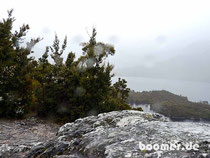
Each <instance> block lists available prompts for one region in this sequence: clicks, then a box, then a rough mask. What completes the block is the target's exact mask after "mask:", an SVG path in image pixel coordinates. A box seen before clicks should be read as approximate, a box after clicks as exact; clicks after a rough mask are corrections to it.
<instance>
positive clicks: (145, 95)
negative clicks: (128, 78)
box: [127, 90, 210, 120]
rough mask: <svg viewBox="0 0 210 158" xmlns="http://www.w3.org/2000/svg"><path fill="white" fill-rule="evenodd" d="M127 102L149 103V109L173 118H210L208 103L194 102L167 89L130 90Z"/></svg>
mask: <svg viewBox="0 0 210 158" xmlns="http://www.w3.org/2000/svg"><path fill="white" fill-rule="evenodd" d="M127 101H128V103H129V104H136V105H138V104H150V105H151V110H153V111H155V112H158V113H161V114H163V115H165V116H168V117H170V118H172V119H174V120H185V119H192V120H200V119H204V120H210V105H209V104H208V103H205V102H204V103H201V102H199V103H195V102H191V101H189V100H188V98H187V97H184V96H181V95H175V94H173V93H170V92H168V91H165V90H162V91H149V92H146V91H143V92H135V91H130V93H129V97H128V100H127Z"/></svg>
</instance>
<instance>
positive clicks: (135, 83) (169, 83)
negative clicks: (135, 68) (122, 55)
mask: <svg viewBox="0 0 210 158" xmlns="http://www.w3.org/2000/svg"><path fill="white" fill-rule="evenodd" d="M118 78H119V76H115V77H113V79H112V82H113V83H114V82H116V81H117V79H118ZM121 78H124V79H125V80H126V81H127V86H128V87H129V88H130V89H131V90H135V91H152V90H167V91H169V92H172V93H174V94H177V95H182V96H186V97H188V100H190V101H194V102H199V101H208V102H209V103H210V83H207V82H194V81H183V80H167V79H158V78H143V77H121Z"/></svg>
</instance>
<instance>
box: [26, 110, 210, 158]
mask: <svg viewBox="0 0 210 158" xmlns="http://www.w3.org/2000/svg"><path fill="white" fill-rule="evenodd" d="M187 143H189V144H190V143H191V145H193V146H194V145H195V144H196V145H197V146H196V148H193V149H191V148H189V146H188V148H187V146H186V144H187ZM139 144H141V145H147V146H145V149H143V148H142V147H144V146H140V145H139ZM148 144H151V145H154V144H157V145H159V149H158V148H157V146H156V147H154V146H152V147H154V148H153V149H152V150H151V149H150V148H149V146H148ZM161 144H168V145H169V144H170V145H173V146H172V148H171V146H170V148H169V149H167V148H165V149H164V148H162V147H161ZM174 145H175V146H176V147H177V146H180V147H181V149H179V150H178V148H174ZM140 147H141V148H140ZM146 147H147V148H146ZM194 147H195V146H194ZM26 157H27V158H35V157H39V158H48V157H49V158H50V157H54V158H129V157H130V158H131V157H132V158H134V157H138V158H139V157H150V158H153V157H154V158H157V157H161V158H162V157H163V158H166V157H167V158H190V157H194V158H198V157H200V158H209V157H210V124H206V123H193V122H171V121H169V120H168V118H166V117H164V116H162V115H160V114H156V113H145V112H140V111H114V112H109V113H103V114H99V115H98V116H89V117H86V118H82V119H78V120H76V121H75V122H73V123H67V124H65V125H63V126H62V127H61V128H60V129H59V131H58V133H57V136H56V138H54V139H53V140H51V141H48V142H46V143H44V144H40V145H37V146H35V147H33V148H32V150H31V151H30V152H29V153H28V154H27V156H26Z"/></svg>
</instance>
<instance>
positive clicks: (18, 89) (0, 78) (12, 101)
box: [0, 10, 41, 117]
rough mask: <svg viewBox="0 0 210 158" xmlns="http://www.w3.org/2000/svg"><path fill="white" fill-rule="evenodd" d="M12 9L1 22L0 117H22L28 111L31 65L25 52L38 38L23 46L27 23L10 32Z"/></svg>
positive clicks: (31, 62) (30, 100) (28, 52)
mask: <svg viewBox="0 0 210 158" xmlns="http://www.w3.org/2000/svg"><path fill="white" fill-rule="evenodd" d="M12 12H13V10H11V11H9V12H8V18H7V19H3V21H1V22H0V74H1V75H0V84H1V85H0V86H1V88H0V97H1V100H0V117H22V116H24V115H25V114H26V113H27V112H28V110H29V108H30V105H31V103H32V95H31V93H32V78H31V76H30V69H31V68H32V67H33V66H34V64H33V61H34V60H33V58H32V57H28V55H30V54H31V53H32V50H31V49H32V47H33V46H34V45H35V44H36V43H38V42H39V41H40V40H41V39H40V38H37V39H31V41H30V42H28V43H27V46H26V47H23V46H21V43H22V42H23V37H24V36H26V33H27V30H29V26H28V25H23V26H22V27H20V30H19V31H15V32H14V33H12V26H13V22H14V21H15V19H14V18H13V17H12Z"/></svg>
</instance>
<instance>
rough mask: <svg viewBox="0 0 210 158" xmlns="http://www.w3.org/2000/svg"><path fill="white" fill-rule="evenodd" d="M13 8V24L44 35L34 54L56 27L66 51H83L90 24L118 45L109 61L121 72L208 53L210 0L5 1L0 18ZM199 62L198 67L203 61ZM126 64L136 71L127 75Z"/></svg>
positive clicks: (102, 37)
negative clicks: (82, 47) (64, 43)
mask: <svg viewBox="0 0 210 158" xmlns="http://www.w3.org/2000/svg"><path fill="white" fill-rule="evenodd" d="M11 8H13V9H14V16H15V18H16V22H15V26H14V28H15V29H17V28H19V26H21V25H22V24H23V23H26V24H29V25H30V28H31V29H30V31H29V34H28V37H37V36H40V37H43V38H44V40H43V41H42V42H40V43H39V44H38V45H37V46H36V47H35V52H36V53H35V56H36V57H40V56H41V54H42V52H43V51H44V49H45V46H47V45H51V44H52V41H53V39H54V34H55V32H56V33H57V34H58V36H59V37H60V39H63V37H64V36H65V35H67V36H68V51H69V50H72V51H74V52H75V53H76V55H77V56H79V55H80V54H81V47H80V46H79V43H80V42H84V41H87V40H88V33H87V32H89V33H90V32H91V29H92V27H96V29H97V32H98V36H97V40H98V41H102V42H105V43H111V44H114V45H115V48H116V55H115V57H113V58H111V59H110V61H111V62H112V63H113V64H114V65H115V71H118V70H119V73H120V74H121V75H131V76H132V75H134V73H136V71H137V70H138V69H142V68H146V69H150V70H151V73H153V71H157V70H156V68H157V67H158V66H159V65H161V64H162V67H165V65H164V62H165V63H167V64H168V63H169V61H171V60H172V61H173V59H177V60H179V58H182V56H183V57H185V59H186V60H188V59H191V58H193V60H192V62H194V61H195V59H197V58H199V56H200V55H199V53H200V52H202V55H204V56H205V54H206V55H207V57H210V53H209V52H210V47H209V45H210V1H209V0H206V1H205V0H59V1H58V0H36V1H31V0H18V1H17V0H4V1H3V0H2V1H1V5H0V18H1V19H2V18H3V17H6V16H7V12H6V11H7V10H9V9H11ZM67 53H68V52H65V54H64V57H65V56H66V55H67ZM191 54H192V56H191ZM209 60H210V59H209ZM199 61H200V62H201V63H199V62H197V63H196V65H198V67H199V65H200V64H202V63H203V61H202V60H199ZM205 61H206V60H205ZM182 62H183V63H184V62H185V60H184V61H182ZM183 63H181V64H180V65H183ZM209 63H210V62H209ZM191 64H192V63H190V64H189V67H190V66H191ZM175 65H176V63H175ZM185 66H186V67H187V66H188V65H187V64H186V65H185ZM205 66H210V64H209V65H208V64H207V65H205ZM205 66H204V69H205ZM162 67H160V68H159V69H162ZM168 67H170V65H168ZM172 67H173V66H172ZM126 68H130V69H133V68H136V71H135V72H133V74H132V73H130V74H123V71H124V70H126ZM208 68H209V67H206V69H208ZM159 69H158V71H159ZM172 69H176V68H172ZM202 69H203V67H202ZM122 70H123V71H122ZM148 71H149V70H148ZM186 71H188V70H186ZM162 73H165V71H164V72H162ZM184 73H185V72H184ZM205 73H206V72H205ZM207 73H208V72H207ZM139 74H141V72H139ZM150 75H151V74H150ZM159 75H161V74H159ZM207 75H208V74H207ZM209 76H210V75H209Z"/></svg>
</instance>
